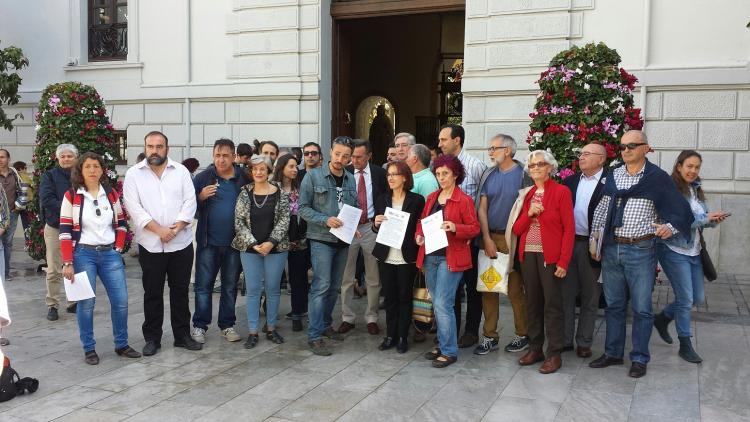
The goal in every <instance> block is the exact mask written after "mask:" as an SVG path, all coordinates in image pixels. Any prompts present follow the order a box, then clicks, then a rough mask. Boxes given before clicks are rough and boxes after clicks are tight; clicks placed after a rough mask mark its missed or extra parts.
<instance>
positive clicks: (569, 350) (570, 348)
mask: <svg viewBox="0 0 750 422" xmlns="http://www.w3.org/2000/svg"><path fill="white" fill-rule="evenodd" d="M575 349H576V348H575V347H573V345H572V344H571V345H570V346H564V347H563V349H562V351H563V352H572V351H573V350H575Z"/></svg>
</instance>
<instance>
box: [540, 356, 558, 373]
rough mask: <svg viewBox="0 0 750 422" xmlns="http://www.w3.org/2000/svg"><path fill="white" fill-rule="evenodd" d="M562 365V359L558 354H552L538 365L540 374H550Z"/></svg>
mask: <svg viewBox="0 0 750 422" xmlns="http://www.w3.org/2000/svg"><path fill="white" fill-rule="evenodd" d="M561 366H562V359H561V358H560V355H552V356H550V357H548V358H547V359H545V360H544V363H543V364H542V366H541V367H539V372H540V373H542V374H551V373H553V372H557V370H558V369H560V367H561Z"/></svg>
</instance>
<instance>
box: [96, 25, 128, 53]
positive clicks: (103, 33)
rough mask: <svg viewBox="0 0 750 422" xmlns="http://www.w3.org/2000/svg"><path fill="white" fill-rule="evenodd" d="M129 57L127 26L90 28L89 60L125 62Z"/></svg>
mask: <svg viewBox="0 0 750 422" xmlns="http://www.w3.org/2000/svg"><path fill="white" fill-rule="evenodd" d="M127 57H128V27H127V26H115V25H111V26H95V27H90V28H89V60H92V61H96V60H125V59H127Z"/></svg>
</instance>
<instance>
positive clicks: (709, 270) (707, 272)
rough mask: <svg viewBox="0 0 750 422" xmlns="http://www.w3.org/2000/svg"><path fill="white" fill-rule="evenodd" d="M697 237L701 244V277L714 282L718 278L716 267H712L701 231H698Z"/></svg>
mask: <svg viewBox="0 0 750 422" xmlns="http://www.w3.org/2000/svg"><path fill="white" fill-rule="evenodd" d="M698 236H699V237H700V244H701V266H702V267H703V276H704V277H706V280H708V281H714V280H716V279H717V278H718V275H717V274H716V267H714V263H713V261H711V256H709V255H708V249H706V241H705V240H704V239H703V230H698Z"/></svg>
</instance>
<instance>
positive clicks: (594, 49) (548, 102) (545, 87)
mask: <svg viewBox="0 0 750 422" xmlns="http://www.w3.org/2000/svg"><path fill="white" fill-rule="evenodd" d="M619 65H620V55H619V54H618V53H617V51H615V50H613V49H611V48H609V47H607V46H606V45H605V44H604V43H599V44H587V45H586V46H584V47H577V46H576V47H572V48H570V49H568V50H565V51H563V52H560V53H558V54H557V55H556V56H555V57H554V58H553V59H552V61H551V62H550V64H549V68H548V69H547V70H545V71H544V72H542V74H541V76H540V77H539V80H538V81H537V83H538V84H539V88H540V90H541V92H540V93H539V95H538V96H537V100H536V106H535V109H534V111H533V112H532V113H531V114H529V117H531V119H532V122H531V125H530V130H529V136H528V138H527V140H526V141H527V142H528V143H529V150H537V149H549V150H550V151H551V152H552V154H553V155H554V156H555V158H556V159H557V161H558V162H559V164H560V171H559V173H558V177H560V178H562V179H564V178H565V177H568V176H570V175H572V174H574V173H575V171H576V169H577V165H578V159H577V154H578V152H579V151H580V149H581V148H582V147H584V146H585V145H586V144H588V143H591V142H597V143H600V144H602V145H604V147H605V148H606V150H607V162H612V161H613V160H615V159H617V158H618V157H619V154H620V150H619V143H620V138H621V137H622V135H623V133H625V132H626V131H627V130H630V129H641V128H642V127H643V119H642V118H641V110H640V109H638V108H635V107H634V106H633V88H634V87H635V83H636V82H637V81H638V79H637V78H636V77H635V76H633V75H631V74H630V73H628V72H626V71H625V70H624V69H622V68H621V67H619Z"/></svg>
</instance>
